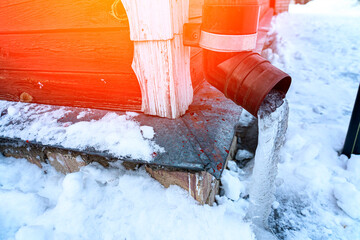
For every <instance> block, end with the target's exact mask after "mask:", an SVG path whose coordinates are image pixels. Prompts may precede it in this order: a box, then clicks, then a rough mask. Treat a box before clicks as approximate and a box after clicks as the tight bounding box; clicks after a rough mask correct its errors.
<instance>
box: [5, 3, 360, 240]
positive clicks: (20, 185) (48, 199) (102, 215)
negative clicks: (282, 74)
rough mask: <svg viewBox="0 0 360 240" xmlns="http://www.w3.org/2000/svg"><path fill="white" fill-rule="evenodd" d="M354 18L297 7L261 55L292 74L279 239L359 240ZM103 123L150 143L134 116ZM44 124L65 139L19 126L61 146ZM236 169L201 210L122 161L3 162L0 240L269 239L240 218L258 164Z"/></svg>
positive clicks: (333, 7) (358, 76)
mask: <svg viewBox="0 0 360 240" xmlns="http://www.w3.org/2000/svg"><path fill="white" fill-rule="evenodd" d="M319 9H320V10H319ZM319 11H320V14H319ZM359 22H360V10H359V4H358V3H357V1H355V0H343V1H334V0H314V1H312V2H310V3H308V4H307V5H305V6H300V5H293V6H291V7H290V13H284V14H280V15H279V16H277V17H276V19H275V21H274V29H273V35H272V38H273V40H274V41H273V43H272V44H270V48H269V49H268V50H266V51H265V52H264V53H265V55H266V56H267V57H268V58H269V59H270V60H271V61H272V63H273V64H275V65H276V66H277V67H279V68H281V69H283V70H284V71H286V72H288V73H289V74H290V75H291V76H292V78H293V82H292V86H291V88H290V91H289V93H288V95H287V99H288V101H289V109H290V113H289V126H288V132H287V134H286V142H285V145H284V147H283V148H282V151H281V154H280V159H279V161H280V163H279V165H278V177H277V179H275V186H276V189H275V198H276V201H275V202H273V203H272V207H273V211H272V213H271V215H270V221H269V227H270V230H271V231H272V232H273V233H275V234H276V236H277V237H278V238H279V239H289V240H290V239H296V240H297V239H359V236H360V219H359V209H360V207H359V206H360V202H359V192H360V157H359V156H352V157H351V158H350V159H348V158H347V157H345V156H340V157H339V152H340V151H341V149H342V146H343V142H344V139H345V135H346V131H347V127H348V124H349V120H350V115H351V111H352V108H353V103H354V99H355V96H356V91H357V89H358V85H359V81H360V58H359V56H360V38H359V33H360V24H359ZM275 33H276V34H275ZM1 106H2V107H1V108H2V109H1V113H2V112H3V111H4V110H7V115H4V116H6V117H9V118H10V117H12V118H13V119H14V120H16V121H20V122H21V119H22V118H21V117H20V116H19V112H20V107H19V106H16V105H15V106H12V107H11V106H6V108H3V105H2V104H1ZM9 107H10V108H9ZM26 108H27V105H24V109H23V110H22V112H21V116H24V115H23V114H26ZM28 110H29V109H28ZM64 111H65V110H64V109H62V110H61V111H60V110H59V112H58V115H59V117H61V116H63V115H64ZM2 115H3V114H2ZM85 115H86V113H83V114H82V115H81V116H80V117H79V119H80V120H81V119H82V118H83V117H84V116H85ZM4 116H3V117H4ZM30 117H31V116H30ZM48 117H49V116H48ZM107 117H108V118H107V119H106V123H107V122H112V121H113V122H112V124H115V122H117V121H121V122H124V123H126V124H128V125H127V126H129V128H131V129H132V127H134V128H135V129H137V131H135V132H132V131H129V132H130V133H132V135H134V136H139V139H141V141H142V142H139V143H138V144H136V146H137V147H138V148H143V147H144V146H145V147H146V146H148V147H149V148H151V147H152V146H151V144H150V143H149V141H150V139H152V137H153V134H152V131H151V129H148V128H142V129H141V127H140V126H139V125H137V124H136V123H134V122H133V123H128V121H133V120H131V119H132V116H130V115H129V114H128V115H126V116H115V115H112V116H107ZM49 121H50V122H49ZM246 122H248V121H245V123H246ZM45 123H46V124H47V126H49V125H50V126H51V128H50V130H51V131H59V132H63V133H65V132H66V130H67V128H68V127H69V126H66V122H65V123H64V122H63V123H61V122H57V121H52V118H45V117H44V119H42V120H40V123H38V124H37V123H36V122H34V123H33V124H32V125H31V126H30V127H31V129H25V130H24V133H28V134H24V136H23V137H24V139H29V138H30V137H31V136H34V134H39V136H41V138H42V139H44V140H47V141H57V140H56V139H49V137H48V136H50V135H52V134H49V135H47V134H45V132H42V131H44V130H42V129H41V128H40V127H39V126H40V125H41V124H45ZM80 123H81V122H80ZM106 123H105V122H104V124H105V126H106ZM81 124H84V128H85V126H86V128H88V127H90V125H87V124H85V123H81ZM99 125H101V124H99ZM10 127H11V126H4V125H3V124H2V123H1V122H0V129H1V131H2V132H3V131H5V130H6V129H8V128H9V129H8V130H9V131H6V132H7V133H8V134H10V133H11V131H12V130H11V128H10ZM98 127H99V128H100V127H101V126H98ZM104 131H105V129H104ZM118 131H121V129H119V130H118ZM126 131H127V130H126ZM84 134H87V133H86V132H84ZM108 134H109V138H108V139H111V138H114V139H115V140H116V136H115V135H111V133H108ZM97 137H98V136H93V138H97ZM140 137H141V138H140ZM33 138H34V137H33ZM65 139H66V137H64V140H65ZM79 140H80V141H81V139H79ZM105 140H106V138H105ZM105 140H104V141H105ZM93 141H95V142H96V141H98V140H96V139H95V140H93ZM119 141H120V140H119ZM98 143H99V142H98ZM101 144H102V143H101ZM132 149H133V150H134V149H135V147H134V148H132ZM134 151H135V150H134ZM140 152H142V150H141V151H140ZM149 152H151V151H149ZM149 152H147V153H149ZM134 154H138V153H134ZM229 168H230V169H229V170H227V171H225V172H224V175H223V182H224V186H223V188H224V189H223V190H225V191H224V192H225V195H223V196H217V197H216V200H217V205H216V206H214V207H209V206H198V205H197V204H196V202H195V201H194V200H192V199H191V198H190V197H189V196H188V193H187V192H186V191H184V190H181V189H180V188H178V187H174V186H172V187H170V188H169V189H164V188H163V187H162V186H161V185H160V184H159V183H157V182H156V181H154V180H152V179H151V178H150V177H149V176H148V175H147V174H146V173H145V171H144V170H143V169H140V170H137V171H134V172H132V171H125V170H124V169H123V168H122V167H121V166H120V165H119V164H118V163H117V164H114V165H113V166H112V167H111V168H109V169H104V168H102V167H101V166H99V165H97V164H92V165H89V166H86V167H83V168H82V169H81V171H80V172H79V173H72V174H68V175H67V176H64V175H62V174H59V173H56V172H55V171H54V170H53V168H51V167H49V166H44V168H43V169H42V170H41V169H39V168H37V167H36V166H35V165H31V164H29V163H27V162H26V161H25V160H15V159H12V158H3V157H0V239H14V238H15V239H245V240H246V239H254V238H255V237H254V234H253V233H252V231H254V232H257V234H259V235H258V236H263V237H264V238H265V239H267V238H266V234H267V233H266V232H261V229H256V227H253V228H252V229H251V226H250V224H249V223H248V222H246V220H244V218H245V216H246V213H247V211H248V208H249V200H248V199H246V196H247V195H248V193H247V189H249V179H250V173H251V168H252V162H250V163H249V164H248V165H247V166H246V168H244V169H239V168H238V167H237V166H236V164H234V163H233V162H230V163H229ZM45 171H46V173H45ZM236 178H237V179H238V180H236ZM239 196H240V197H239ZM270 237H271V236H269V238H268V239H270Z"/></svg>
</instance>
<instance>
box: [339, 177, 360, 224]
mask: <svg viewBox="0 0 360 240" xmlns="http://www.w3.org/2000/svg"><path fill="white" fill-rule="evenodd" d="M334 196H335V198H336V199H337V205H338V206H339V207H340V208H341V209H342V210H344V212H346V213H347V214H348V215H349V216H350V217H352V218H359V219H360V207H359V206H360V191H358V190H357V189H356V187H355V186H354V185H353V184H351V183H349V182H346V181H345V182H344V183H339V184H336V185H335V186H334Z"/></svg>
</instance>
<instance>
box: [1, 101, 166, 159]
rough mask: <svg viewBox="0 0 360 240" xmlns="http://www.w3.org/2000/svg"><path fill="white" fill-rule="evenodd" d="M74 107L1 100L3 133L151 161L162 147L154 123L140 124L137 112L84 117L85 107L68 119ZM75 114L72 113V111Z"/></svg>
mask: <svg viewBox="0 0 360 240" xmlns="http://www.w3.org/2000/svg"><path fill="white" fill-rule="evenodd" d="M71 113H72V109H71V108H66V107H54V106H48V105H40V104H29V103H15V102H7V101H0V114H1V117H0V137H6V138H18V139H21V140H24V141H29V142H37V143H41V144H43V145H52V146H54V145H58V146H62V147H64V148H70V149H77V150H85V149H94V150H96V151H106V152H108V153H110V154H112V155H113V156H114V157H119V158H125V157H126V158H131V159H139V160H144V161H151V160H152V159H153V155H154V152H163V151H164V150H163V148H161V147H160V146H158V145H157V144H156V143H155V142H154V141H153V140H151V139H152V138H153V137H154V135H155V133H154V130H153V129H152V127H149V126H140V124H139V123H138V122H136V121H135V120H134V119H133V117H134V116H136V115H137V114H136V113H126V114H124V115H119V114H117V113H115V112H109V113H107V114H106V115H104V116H100V117H99V118H98V119H92V120H86V121H85V120H83V118H84V117H85V116H86V115H87V114H89V113H90V110H89V111H88V112H86V111H82V112H79V113H78V114H77V116H76V119H77V120H76V121H69V120H66V118H67V116H68V115H70V114H71ZM72 114H73V113H72Z"/></svg>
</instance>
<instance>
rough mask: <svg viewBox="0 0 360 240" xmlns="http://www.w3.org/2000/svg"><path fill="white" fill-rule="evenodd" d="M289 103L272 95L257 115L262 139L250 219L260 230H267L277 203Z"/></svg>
mask: <svg viewBox="0 0 360 240" xmlns="http://www.w3.org/2000/svg"><path fill="white" fill-rule="evenodd" d="M288 112H289V108H288V103H287V101H286V100H284V99H283V96H282V95H281V93H279V92H275V91H274V92H271V93H270V94H269V95H268V96H267V98H266V99H265V100H264V102H263V104H262V105H261V107H260V110H259V112H258V125H259V136H258V146H257V149H256V153H255V165H254V169H253V175H252V179H251V186H250V191H249V195H250V206H249V211H248V217H249V218H250V219H251V220H252V222H253V223H254V224H255V225H256V227H257V228H260V229H266V228H267V226H268V217H269V214H270V212H271V205H272V203H273V202H274V199H275V198H274V191H275V186H274V182H275V178H276V175H277V164H278V161H279V151H280V148H281V146H282V145H283V143H284V139H285V133H286V129H287V121H288Z"/></svg>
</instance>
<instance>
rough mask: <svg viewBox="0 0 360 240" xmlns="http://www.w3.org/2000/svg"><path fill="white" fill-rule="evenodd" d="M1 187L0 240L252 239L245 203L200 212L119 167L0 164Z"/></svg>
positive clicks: (183, 197)
mask: <svg viewBox="0 0 360 240" xmlns="http://www.w3.org/2000/svg"><path fill="white" fill-rule="evenodd" d="M45 171H46V174H45ZM0 186H1V190H0V239H13V238H15V239H16V240H23V239H24V240H31V239H36V240H51V239H92V240H96V239H129V240H133V239H232V238H235V237H236V238H241V239H244V240H250V239H254V236H253V234H252V231H251V227H250V224H249V223H245V222H244V221H243V220H242V219H243V217H244V214H245V212H244V210H243V208H244V206H246V205H244V202H241V204H242V205H241V206H242V208H237V211H233V210H231V207H230V206H227V205H222V206H218V207H214V208H213V207H210V206H207V205H206V206H199V205H197V204H196V203H195V200H193V199H192V198H191V197H189V196H188V194H187V192H186V191H184V190H182V189H180V188H179V187H175V186H171V187H170V188H168V189H165V188H164V187H162V186H161V185H160V184H159V183H158V182H156V181H155V180H153V179H152V178H151V177H150V176H149V175H148V174H147V173H146V172H145V171H144V170H143V169H140V170H138V171H136V172H129V171H126V170H125V169H124V168H123V167H122V166H121V164H120V163H119V162H118V163H114V164H113V165H112V167H111V168H109V169H105V168H103V167H102V166H100V165H99V164H91V165H88V166H86V167H83V168H82V169H81V171H80V172H77V173H71V174H67V175H66V176H64V175H62V174H60V173H57V172H55V170H54V169H53V168H51V167H49V166H48V165H44V168H43V169H39V168H38V167H37V166H35V165H32V164H30V163H28V162H27V161H26V160H19V159H13V158H3V157H0ZM224 201H227V200H226V199H224ZM234 208H235V207H234Z"/></svg>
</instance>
